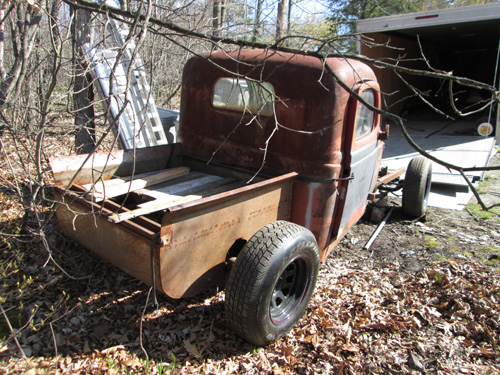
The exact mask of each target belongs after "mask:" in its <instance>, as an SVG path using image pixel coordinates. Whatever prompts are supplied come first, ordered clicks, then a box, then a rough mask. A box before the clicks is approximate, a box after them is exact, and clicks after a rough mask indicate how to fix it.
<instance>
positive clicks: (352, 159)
mask: <svg viewBox="0 0 500 375" xmlns="http://www.w3.org/2000/svg"><path fill="white" fill-rule="evenodd" d="M356 91H357V93H358V95H359V96H360V97H361V98H363V99H364V100H365V101H366V102H367V103H370V104H371V105H373V106H374V107H376V108H380V90H379V87H378V85H377V84H376V82H365V83H363V84H361V85H360V86H359V88H358V90H356ZM345 126H346V127H345V138H344V143H343V162H342V179H341V181H340V182H339V185H338V192H339V195H338V202H337V209H336V212H335V219H334V228H333V234H334V236H336V237H337V238H339V237H340V236H342V235H343V234H345V233H346V232H347V230H348V229H349V228H350V227H351V226H352V225H354V224H355V223H356V222H357V221H358V220H359V219H360V218H361V216H363V214H364V212H365V208H366V202H367V199H368V194H369V193H371V192H372V191H373V189H374V187H375V184H376V179H377V177H378V169H379V166H380V159H381V156H382V150H383V142H379V141H378V134H379V131H380V115H379V114H377V113H375V112H373V111H372V110H371V109H369V108H368V107H367V106H366V105H365V104H363V103H362V102H361V101H359V100H358V99H357V98H355V97H354V96H352V97H351V99H350V100H349V108H348V117H347V122H346V125H345Z"/></svg>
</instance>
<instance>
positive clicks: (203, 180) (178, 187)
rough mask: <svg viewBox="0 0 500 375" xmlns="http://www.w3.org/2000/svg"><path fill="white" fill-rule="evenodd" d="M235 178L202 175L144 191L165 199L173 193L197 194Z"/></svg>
mask: <svg viewBox="0 0 500 375" xmlns="http://www.w3.org/2000/svg"><path fill="white" fill-rule="evenodd" d="M233 181H234V180H228V179H225V178H223V177H219V176H202V177H200V178H197V179H195V180H191V181H186V182H183V183H179V184H175V185H171V186H166V187H163V188H156V187H154V188H153V189H151V190H149V191H147V192H144V194H145V195H148V196H150V197H153V198H156V199H163V198H164V197H168V196H172V195H181V196H186V195H190V194H195V193H197V192H199V191H202V190H206V189H207V188H209V187H216V186H220V185H221V184H224V183H226V184H228V183H230V182H233Z"/></svg>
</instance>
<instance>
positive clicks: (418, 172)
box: [403, 156, 432, 217]
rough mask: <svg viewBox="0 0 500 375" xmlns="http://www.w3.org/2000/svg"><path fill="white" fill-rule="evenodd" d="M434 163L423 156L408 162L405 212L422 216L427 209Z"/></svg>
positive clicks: (414, 215) (404, 202)
mask: <svg viewBox="0 0 500 375" xmlns="http://www.w3.org/2000/svg"><path fill="white" fill-rule="evenodd" d="M431 179H432V164H431V162H430V160H429V159H426V158H424V157H422V156H418V157H416V158H413V159H412V160H411V161H410V164H408V169H407V170H406V176H405V180H404V184H403V212H404V213H405V214H406V215H408V216H413V217H420V216H422V215H423V214H425V211H426V210H427V202H428V200H429V193H430V191H431Z"/></svg>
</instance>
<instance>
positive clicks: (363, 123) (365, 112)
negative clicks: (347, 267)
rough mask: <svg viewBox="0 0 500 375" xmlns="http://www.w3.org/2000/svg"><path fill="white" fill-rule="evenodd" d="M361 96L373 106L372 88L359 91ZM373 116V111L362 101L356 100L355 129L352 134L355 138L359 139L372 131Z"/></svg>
mask: <svg viewBox="0 0 500 375" xmlns="http://www.w3.org/2000/svg"><path fill="white" fill-rule="evenodd" d="M361 98H363V99H364V100H365V102H367V103H369V104H371V105H372V106H375V92H374V91H373V90H365V91H363V92H362V93H361ZM374 118H375V114H374V113H373V111H372V110H371V109H369V108H368V107H367V106H365V105H364V104H363V103H361V102H358V115H357V117H356V130H355V134H354V136H355V139H359V138H361V137H363V136H365V135H367V134H368V133H370V132H371V131H372V129H373V120H374Z"/></svg>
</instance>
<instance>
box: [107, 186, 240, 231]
mask: <svg viewBox="0 0 500 375" xmlns="http://www.w3.org/2000/svg"><path fill="white" fill-rule="evenodd" d="M243 185H245V183H244V182H241V181H238V182H236V183H232V184H229V185H228V184H225V185H223V186H219V187H216V188H213V187H212V188H210V189H208V190H204V191H201V192H199V193H198V194H190V195H186V196H179V195H167V196H165V197H164V198H163V199H156V200H154V201H151V202H146V203H143V204H142V205H141V206H140V208H137V209H135V210H131V211H128V212H121V213H115V214H113V215H110V216H109V217H108V220H109V221H111V222H114V223H120V222H122V221H124V220H130V219H133V218H135V217H138V216H143V215H148V214H150V213H153V212H157V211H161V210H166V209H168V208H169V207H173V206H176V205H179V204H182V203H187V202H191V201H194V200H196V199H201V198H204V197H207V196H210V195H215V194H219V193H223V192H225V191H229V190H233V189H236V188H238V187H241V186H243Z"/></svg>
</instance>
